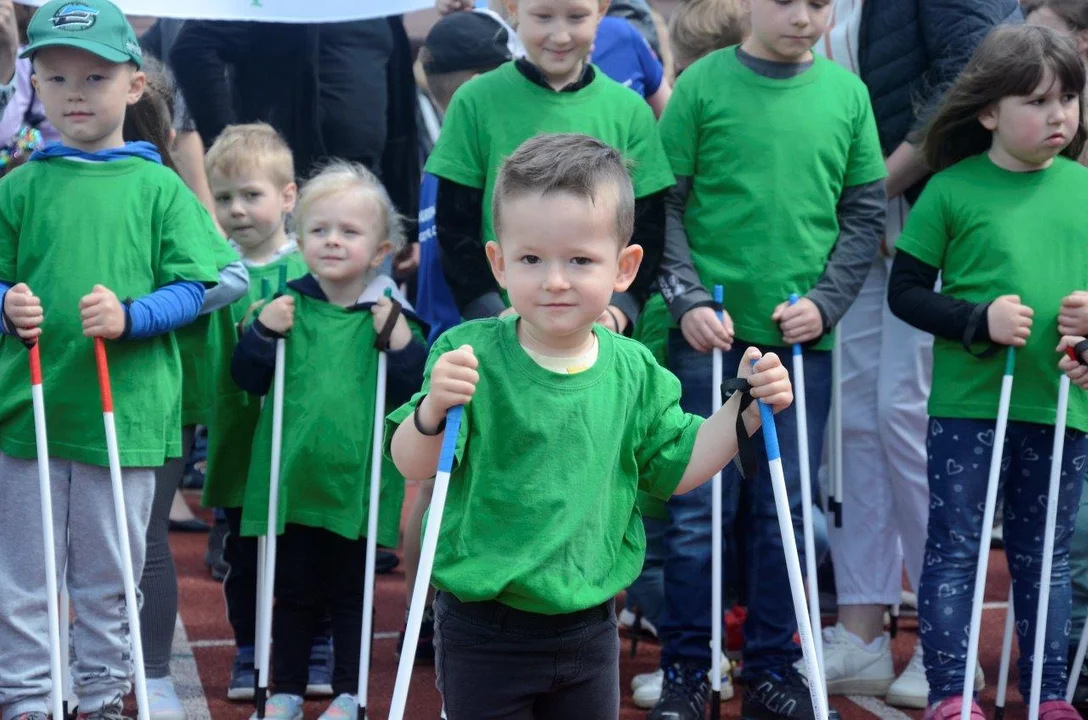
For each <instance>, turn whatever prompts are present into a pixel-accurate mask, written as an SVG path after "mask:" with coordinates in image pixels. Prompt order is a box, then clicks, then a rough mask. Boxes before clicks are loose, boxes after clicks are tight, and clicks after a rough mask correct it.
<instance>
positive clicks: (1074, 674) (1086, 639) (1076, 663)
mask: <svg viewBox="0 0 1088 720" xmlns="http://www.w3.org/2000/svg"><path fill="white" fill-rule="evenodd" d="M1084 628H1085V629H1084V630H1082V631H1081V633H1080V642H1079V643H1077V654H1076V655H1074V656H1073V668H1072V669H1071V670H1070V671H1069V683H1068V684H1067V685H1066V686H1065V701H1066V702H1068V703H1072V702H1073V693H1074V692H1076V689H1077V679H1078V678H1079V677H1080V671H1081V669H1083V668H1084V654H1085V652H1086V651H1088V623H1085V625H1084Z"/></svg>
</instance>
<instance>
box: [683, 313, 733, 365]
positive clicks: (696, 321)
mask: <svg viewBox="0 0 1088 720" xmlns="http://www.w3.org/2000/svg"><path fill="white" fill-rule="evenodd" d="M680 332H681V333H683V335H684V339H685V340H687V341H688V345H691V347H692V348H693V349H694V350H696V351H698V352H702V353H705V352H710V351H711V350H713V349H714V348H721V349H722V350H729V349H730V348H732V347H733V318H731V317H729V313H727V312H725V311H724V310H723V311H722V319H721V320H719V319H718V314H717V313H716V312H714V308H711V307H707V306H705V305H703V306H701V307H697V308H692V309H691V310H688V311H687V312H686V313H684V316H683V317H681V318H680Z"/></svg>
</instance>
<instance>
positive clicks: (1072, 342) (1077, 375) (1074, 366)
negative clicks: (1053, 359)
mask: <svg viewBox="0 0 1088 720" xmlns="http://www.w3.org/2000/svg"><path fill="white" fill-rule="evenodd" d="M1081 342H1084V338H1083V337H1081V336H1079V335H1076V336H1069V335H1066V336H1065V337H1063V338H1062V341H1061V342H1060V343H1058V348H1057V349H1058V352H1060V353H1061V354H1062V359H1061V360H1059V361H1058V367H1059V368H1061V370H1062V372H1064V373H1065V374H1066V375H1068V376H1069V380H1070V382H1072V383H1073V384H1074V385H1077V386H1078V387H1082V388H1085V389H1086V390H1088V365H1085V364H1084V363H1085V362H1088V351H1086V352H1084V353H1083V354H1082V355H1081V358H1080V361H1078V360H1074V359H1073V358H1071V357H1069V355H1068V351H1069V348H1076V346H1077V344H1078V343H1081Z"/></svg>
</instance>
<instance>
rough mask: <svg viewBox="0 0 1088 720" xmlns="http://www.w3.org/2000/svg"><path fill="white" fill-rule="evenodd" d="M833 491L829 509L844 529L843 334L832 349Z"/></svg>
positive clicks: (830, 494)
mask: <svg viewBox="0 0 1088 720" xmlns="http://www.w3.org/2000/svg"><path fill="white" fill-rule="evenodd" d="M830 456H831V462H830V463H828V466H829V467H828V469H829V470H830V471H831V482H830V485H831V491H830V492H829V493H828V502H827V509H828V510H830V511H831V513H832V515H834V519H835V527H837V528H841V527H842V333H841V332H837V333H835V345H834V347H833V348H832V349H831V453H830Z"/></svg>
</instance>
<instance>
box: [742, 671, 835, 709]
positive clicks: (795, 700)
mask: <svg viewBox="0 0 1088 720" xmlns="http://www.w3.org/2000/svg"><path fill="white" fill-rule="evenodd" d="M827 715H828V719H829V720H840V719H839V713H838V711H837V710H835V709H834V708H828V711H827ZM741 717H742V718H744V720H814V718H815V717H816V714H815V713H814V712H813V711H812V696H811V694H810V693H809V686H808V680H806V679H805V677H804V675H802V674H801V673H800V672H798V671H797V668H795V667H794V666H793V665H788V666H786V667H784V668H782V669H780V670H778V671H774V670H769V671H767V672H764V673H762V674H760V675H759V676H757V677H753V678H750V679H748V680H747V681H746V684H745V690H744V703H743V704H742V705H741Z"/></svg>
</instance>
